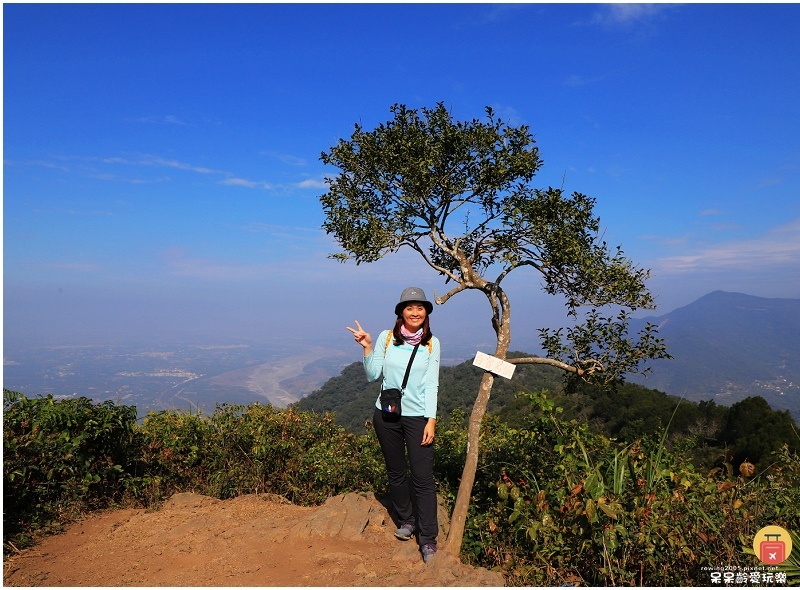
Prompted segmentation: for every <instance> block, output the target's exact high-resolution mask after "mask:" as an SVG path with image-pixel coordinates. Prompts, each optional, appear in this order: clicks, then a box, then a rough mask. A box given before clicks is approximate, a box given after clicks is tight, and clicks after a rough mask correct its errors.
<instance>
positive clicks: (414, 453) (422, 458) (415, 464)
mask: <svg viewBox="0 0 800 590" xmlns="http://www.w3.org/2000/svg"><path fill="white" fill-rule="evenodd" d="M372 423H373V424H374V425H375V434H377V435H378V441H379V442H380V443H381V450H382V451H383V458H384V459H385V460H386V471H387V472H388V474H389V497H390V498H391V500H392V506H393V508H394V510H395V512H396V513H397V518H398V523H399V524H400V525H401V526H402V525H403V524H404V523H407V522H414V512H413V508H412V503H411V494H410V493H409V489H408V479H407V474H408V464H410V465H411V483H412V484H413V488H414V495H415V496H416V501H417V502H416V503H417V523H416V525H417V529H418V530H419V544H420V545H425V544H426V543H435V542H436V537H437V535H438V534H439V520H438V518H437V516H436V482H435V481H434V479H433V444H431V445H428V446H425V447H423V446H422V445H421V444H420V443H421V442H422V433H423V430H425V425H426V424H427V423H428V419H427V418H423V417H422V416H401V417H400V418H389V417H386V416H385V415H384V413H383V412H382V411H380V410H379V409H378V408H375V414H374V415H373V417H372ZM406 451H407V452H408V463H406Z"/></svg>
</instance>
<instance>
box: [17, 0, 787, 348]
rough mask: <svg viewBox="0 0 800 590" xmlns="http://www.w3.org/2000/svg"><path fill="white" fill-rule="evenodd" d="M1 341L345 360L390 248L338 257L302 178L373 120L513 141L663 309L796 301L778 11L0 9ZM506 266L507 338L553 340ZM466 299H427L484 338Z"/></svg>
mask: <svg viewBox="0 0 800 590" xmlns="http://www.w3.org/2000/svg"><path fill="white" fill-rule="evenodd" d="M3 15H4V147H3V149H4V186H3V215H4V223H3V245H4V253H3V332H4V333H3V345H4V356H6V357H8V356H9V355H10V354H11V355H13V352H14V348H15V347H16V346H20V345H22V344H21V343H23V342H39V343H51V344H53V345H59V344H81V343H89V342H121V343H130V342H150V341H152V342H159V341H160V342H166V341H196V342H204V343H235V342H240V341H255V342H261V341H266V342H272V341H273V340H274V339H279V340H280V339H283V340H284V341H286V342H287V346H288V343H295V342H299V343H305V342H314V343H319V344H321V345H322V346H328V347H337V348H339V347H340V348H341V350H343V351H346V352H347V354H351V353H352V354H353V356H354V357H357V355H358V352H359V351H358V349H357V348H355V347H354V346H353V342H352V339H350V338H349V337H348V336H349V333H348V332H347V331H346V330H345V327H346V326H348V325H353V322H354V321H355V320H356V319H357V320H359V321H360V322H361V324H362V325H363V326H364V328H365V329H367V330H369V331H371V332H373V333H374V334H377V333H378V332H380V330H382V329H384V328H386V327H389V326H390V325H391V323H392V321H393V315H392V310H393V307H394V304H395V303H396V301H397V299H398V298H399V295H400V292H401V291H402V289H403V288H405V287H408V286H411V285H414V286H419V287H422V288H423V289H424V290H425V292H426V293H427V294H428V297H429V298H432V297H433V295H434V290H436V292H438V293H439V294H442V293H444V292H445V291H446V290H447V289H448V288H449V287H451V286H452V285H445V284H444V282H443V281H442V280H441V278H440V277H439V276H438V275H437V274H436V273H435V272H434V271H433V270H431V269H430V268H428V267H427V266H425V265H424V264H423V263H422V262H421V260H420V259H419V258H418V257H417V256H416V255H414V253H413V252H410V251H401V252H400V253H398V254H395V255H390V256H388V257H387V258H385V259H383V260H381V261H379V262H377V263H374V264H365V265H361V266H355V265H354V264H349V263H348V264H344V265H342V264H340V263H338V262H336V261H333V260H330V259H328V258H327V255H328V254H330V253H333V252H337V251H338V250H339V248H338V247H337V245H336V244H335V243H334V242H333V240H332V239H331V238H330V237H329V236H327V235H326V234H325V233H324V232H323V230H322V229H321V224H322V222H323V212H322V207H321V205H320V203H319V199H318V196H319V195H320V194H322V193H324V192H325V190H326V185H325V182H324V179H325V176H326V175H329V176H330V175H333V174H335V173H336V170H334V169H332V168H329V167H325V166H323V165H322V164H321V162H320V161H319V155H320V153H321V152H322V151H324V150H328V149H329V148H330V147H331V146H332V145H334V144H335V143H336V142H337V141H338V140H339V139H340V138H348V137H349V136H350V134H351V133H352V131H353V126H354V124H356V123H360V124H362V125H363V126H364V128H365V129H372V128H374V127H375V126H377V125H378V124H380V123H382V122H385V121H387V120H388V119H389V118H390V116H391V114H390V112H389V107H390V106H391V105H392V104H394V103H404V104H406V105H407V106H409V107H411V108H419V107H421V106H428V107H431V106H434V105H435V104H436V103H437V102H438V101H443V102H444V103H445V104H446V105H447V107H448V108H449V109H451V111H452V113H453V116H454V117H455V118H456V119H459V120H466V119H472V118H479V119H480V118H483V117H484V107H486V106H492V107H493V108H494V109H495V111H496V112H497V113H498V114H499V116H501V117H502V118H504V119H507V120H509V121H511V122H512V123H513V124H526V125H529V126H530V129H531V132H532V133H533V134H534V135H535V137H536V139H537V142H538V146H539V148H540V151H541V156H542V158H543V161H544V167H543V169H542V171H541V172H540V173H539V174H538V175H537V177H536V179H535V181H534V183H535V185H536V186H539V187H543V188H546V187H547V186H563V187H564V189H565V190H566V191H567V192H573V191H577V192H581V193H585V194H587V195H589V196H591V197H594V198H596V199H597V205H596V213H597V214H598V215H599V216H600V219H601V225H602V227H603V237H604V239H605V240H606V241H607V242H608V243H609V245H610V246H611V247H614V246H616V245H621V246H622V249H623V250H624V252H625V254H626V255H627V256H628V257H630V258H631V259H632V260H633V261H634V262H635V263H636V264H637V265H638V266H640V267H644V268H649V269H652V278H651V279H650V280H649V281H648V286H649V287H650V289H651V291H652V292H653V294H654V296H655V298H656V302H657V304H658V308H657V309H656V310H651V311H644V312H640V313H639V314H638V316H639V317H642V316H645V315H653V316H658V315H663V314H666V313H668V312H670V311H672V310H674V309H676V308H679V307H683V306H685V305H688V304H690V303H691V302H693V301H695V300H696V299H698V298H699V297H701V296H703V295H706V294H708V293H710V292H712V291H715V290H723V291H731V292H740V293H745V294H748V295H753V296H758V297H771V298H772V297H780V298H800V190H799V189H800V150H798V146H797V137H800V112H798V109H797V108H796V106H795V104H794V103H795V101H796V96H797V95H798V94H799V92H798V90H800V75H798V74H800V63H799V62H798V61H797V60H792V59H787V56H791V55H796V54H797V53H798V49H799V48H800V47H798V41H797V35H796V31H797V30H798V29H799V28H800V7H798V6H797V5H750V4H743V5H697V4H687V5H672V4H670V5H667V4H665V5H622V4H614V5H600V4H597V5H592V4H588V5H587V4H567V5H560V4H514V5H486V4H475V5H448V4H444V5H426V4H407V5H392V4H389V5H325V4H322V5H319V4H316V5H304V4H299V5H285V4H243V5H242V4H233V5H219V4H201V5H198V4H164V5H161V4H6V5H4V6H3ZM540 283H541V281H540V279H539V277H538V275H536V274H535V273H534V272H533V271H531V270H525V269H520V270H517V271H515V272H514V273H512V275H511V276H509V278H508V279H507V281H506V282H505V283H504V285H505V288H506V290H507V292H508V294H509V297H510V299H511V304H512V314H513V315H512V326H511V328H512V338H513V340H512V344H511V345H512V349H518V350H532V349H533V347H534V346H536V343H537V341H538V339H537V335H536V330H537V329H538V328H540V327H555V326H561V325H564V324H565V323H566V320H565V316H564V308H563V305H562V304H561V302H560V300H556V299H553V298H551V297H548V296H547V295H545V294H544V293H543V292H542V291H541V286H540ZM490 315H491V314H490V309H489V306H488V303H487V302H486V300H485V298H484V297H483V296H482V295H480V294H477V293H462V294H459V295H457V296H456V297H454V298H453V299H451V300H450V301H448V302H447V304H446V305H444V306H441V307H437V308H436V309H435V310H434V315H433V317H432V321H433V326H434V331H435V332H436V333H437V335H439V336H440V337H441V339H442V341H443V343H445V344H446V345H447V346H449V347H450V348H451V350H460V349H462V348H464V349H475V348H481V349H482V350H487V346H493V342H494V339H493V338H494V337H493V332H492V329H491V324H490Z"/></svg>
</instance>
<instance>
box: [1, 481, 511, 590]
mask: <svg viewBox="0 0 800 590" xmlns="http://www.w3.org/2000/svg"><path fill="white" fill-rule="evenodd" d="M394 528H395V525H394V523H393V522H392V520H391V519H390V518H389V515H388V513H387V511H386V508H385V507H384V506H383V505H381V503H380V502H378V501H377V500H376V499H375V498H374V496H372V495H371V494H363V495H362V494H345V495H343V496H336V497H335V498H330V499H329V500H328V501H327V502H326V503H325V504H324V505H323V506H318V507H312V508H306V507H300V506H294V505H292V504H289V503H286V502H285V501H281V499H280V498H276V497H274V496H266V495H248V496H241V497H239V498H234V499H231V500H224V501H221V500H216V499H214V498H209V497H207V496H201V495H197V494H176V495H175V496H173V497H172V498H171V499H170V500H169V501H168V502H166V503H165V504H164V506H163V507H162V508H161V509H159V510H158V511H154V512H147V511H144V510H131V509H128V510H115V511H108V512H102V513H98V514H95V515H91V516H89V517H87V518H86V519H84V520H81V521H80V522H77V523H75V524H73V525H71V526H69V527H68V528H67V529H66V530H65V532H64V533H62V534H58V535H53V536H50V537H47V538H45V539H43V540H42V541H41V542H40V543H39V544H37V545H36V546H34V547H32V548H30V549H27V550H25V551H22V552H21V553H19V554H17V555H14V556H11V557H9V558H7V559H6V560H5V563H4V568H3V570H4V571H3V583H4V585H6V586H502V585H503V578H502V576H501V575H500V574H498V573H495V572H489V571H487V570H485V569H482V568H473V567H470V566H467V565H464V564H462V563H461V562H460V561H459V560H458V559H456V558H455V557H453V556H451V555H449V554H447V553H445V552H444V551H439V553H437V554H436V556H435V557H434V558H433V559H432V560H431V561H430V562H429V563H428V564H427V565H426V564H425V563H423V561H422V558H421V556H420V553H419V547H418V546H417V543H416V542H415V541H413V540H411V541H406V542H403V541H399V540H397V539H395V538H394V535H393V534H392V533H393V531H394Z"/></svg>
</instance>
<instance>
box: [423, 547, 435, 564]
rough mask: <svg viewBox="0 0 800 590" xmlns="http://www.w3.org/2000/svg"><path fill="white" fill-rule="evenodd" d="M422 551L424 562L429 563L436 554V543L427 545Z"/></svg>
mask: <svg viewBox="0 0 800 590" xmlns="http://www.w3.org/2000/svg"><path fill="white" fill-rule="evenodd" d="M420 551H422V561H424V562H425V563H428V562H429V561H430V559H431V557H433V555H434V554H435V553H436V543H425V544H424V545H423V546H422V549H420Z"/></svg>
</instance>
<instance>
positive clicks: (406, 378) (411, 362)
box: [400, 342, 419, 392]
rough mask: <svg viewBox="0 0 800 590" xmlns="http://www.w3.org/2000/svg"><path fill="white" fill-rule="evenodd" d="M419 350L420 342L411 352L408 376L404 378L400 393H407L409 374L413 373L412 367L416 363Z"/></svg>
mask: <svg viewBox="0 0 800 590" xmlns="http://www.w3.org/2000/svg"><path fill="white" fill-rule="evenodd" d="M418 348H419V342H417V344H416V345H415V346H414V350H413V351H412V352H411V358H410V359H408V366H407V367H406V374H405V375H404V376H403V384H402V385H401V386H400V391H401V392H402V391H405V388H406V383H408V374H409V373H411V365H412V364H413V362H414V357H415V356H416V355H417V349H418Z"/></svg>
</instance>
